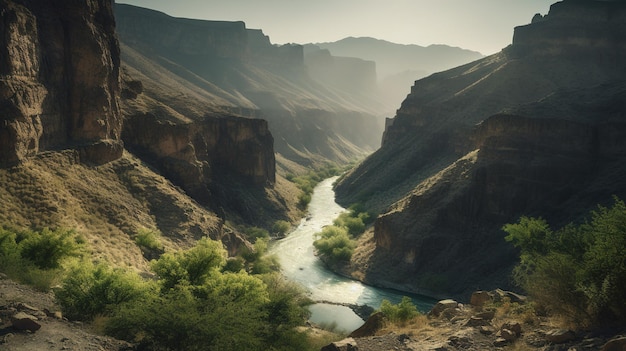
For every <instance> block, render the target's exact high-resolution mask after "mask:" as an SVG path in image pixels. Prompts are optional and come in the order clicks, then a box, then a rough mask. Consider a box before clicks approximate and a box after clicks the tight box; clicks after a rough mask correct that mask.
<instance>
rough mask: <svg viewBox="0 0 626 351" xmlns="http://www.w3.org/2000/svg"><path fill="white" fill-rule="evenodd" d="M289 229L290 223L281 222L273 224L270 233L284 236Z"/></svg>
mask: <svg viewBox="0 0 626 351" xmlns="http://www.w3.org/2000/svg"><path fill="white" fill-rule="evenodd" d="M290 229H291V223H289V222H287V221H283V220H278V221H276V222H274V225H273V226H272V232H273V233H274V234H276V235H278V236H284V235H285V234H287V232H288V231H289V230H290Z"/></svg>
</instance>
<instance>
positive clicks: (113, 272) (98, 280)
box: [55, 261, 151, 320]
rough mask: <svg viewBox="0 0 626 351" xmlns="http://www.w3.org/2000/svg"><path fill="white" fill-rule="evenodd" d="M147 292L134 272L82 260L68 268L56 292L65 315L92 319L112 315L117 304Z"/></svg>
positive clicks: (130, 300)
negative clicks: (60, 286)
mask: <svg viewBox="0 0 626 351" xmlns="http://www.w3.org/2000/svg"><path fill="white" fill-rule="evenodd" d="M150 292H151V290H150V287H149V285H148V284H147V283H145V282H143V281H142V280H141V278H140V277H139V276H138V275H137V274H135V273H133V272H127V271H124V270H122V269H113V268H111V267H110V266H108V265H106V264H103V263H101V264H98V265H95V266H94V265H93V264H91V263H90V262H86V261H83V262H79V263H77V264H75V265H74V266H73V267H72V268H70V269H69V271H68V273H67V275H66V277H65V279H64V280H63V283H62V288H61V289H59V290H55V296H56V299H57V301H58V302H59V304H60V305H61V307H62V309H63V313H64V314H65V315H66V316H67V317H68V318H72V319H79V320H91V319H93V318H94V317H95V316H97V315H104V316H108V315H112V314H113V312H114V310H115V309H116V308H117V307H118V306H119V305H121V304H123V303H130V302H136V301H140V300H143V299H145V298H146V297H147V296H148V295H149V294H150Z"/></svg>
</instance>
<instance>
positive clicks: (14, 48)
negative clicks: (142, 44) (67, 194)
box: [0, 0, 123, 164]
mask: <svg viewBox="0 0 626 351" xmlns="http://www.w3.org/2000/svg"><path fill="white" fill-rule="evenodd" d="M0 9H1V10H0V11H1V12H0V16H1V17H0V33H2V34H1V35H0V40H1V42H0V101H2V104H1V105H0V119H1V121H0V163H1V164H16V163H18V162H20V161H22V160H24V159H25V158H26V157H28V156H31V155H33V154H36V153H37V152H41V151H45V150H53V149H58V148H66V147H73V148H77V149H79V150H80V151H81V159H82V160H83V161H84V162H88V163H95V164H101V163H104V162H108V161H111V160H114V159H116V158H119V157H120V156H121V153H122V150H123V145H122V143H121V141H120V133H121V127H122V118H121V114H120V110H119V106H118V101H117V99H118V94H119V89H120V88H119V87H120V85H119V84H120V83H119V69H120V55H119V46H118V43H117V37H116V36H115V31H114V28H115V21H114V18H113V9H112V4H111V2H110V1H106V0H90V1H86V2H84V1H38V2H31V1H8V0H3V1H1V2H0Z"/></svg>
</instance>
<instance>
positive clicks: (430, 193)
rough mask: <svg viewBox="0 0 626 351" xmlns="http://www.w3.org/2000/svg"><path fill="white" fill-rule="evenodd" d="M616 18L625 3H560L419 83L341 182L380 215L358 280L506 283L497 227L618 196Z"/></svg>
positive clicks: (623, 125) (621, 85)
mask: <svg viewBox="0 0 626 351" xmlns="http://www.w3.org/2000/svg"><path fill="white" fill-rule="evenodd" d="M625 16H626V6H625V5H624V4H623V3H621V2H611V1H577V0H569V1H562V2H559V3H557V4H555V5H553V6H552V8H551V10H550V13H549V14H548V15H547V16H545V17H542V18H541V19H539V18H537V19H536V20H535V21H534V22H533V23H532V24H530V25H528V26H523V27H518V28H516V30H515V36H514V40H513V45H511V46H509V47H507V48H506V49H504V50H503V51H502V52H501V53H498V54H496V55H493V56H490V57H487V58H485V59H483V60H479V61H476V62H474V63H471V64H468V65H465V66H461V67H458V68H455V69H452V70H449V71H445V72H441V73H437V74H434V75H432V76H430V77H428V78H425V79H422V80H419V81H417V82H416V83H415V85H414V86H413V87H412V89H411V94H410V95H409V96H408V97H407V99H406V100H405V101H404V102H403V103H402V106H401V107H400V109H399V110H398V111H397V114H396V117H395V118H394V119H393V120H392V121H390V122H389V123H388V125H387V128H386V130H385V134H384V140H383V146H382V147H381V149H380V150H379V151H377V152H376V153H375V154H373V155H372V156H371V157H369V158H368V159H367V160H366V161H365V162H363V164H362V165H361V166H359V167H358V168H357V169H355V170H354V171H353V172H352V173H351V174H349V175H348V176H347V177H345V178H344V180H343V181H342V182H341V183H340V184H339V185H338V187H337V193H338V199H339V200H340V201H341V202H343V203H345V204H348V203H352V202H357V201H362V202H365V203H366V204H367V205H368V206H369V207H370V208H373V209H375V210H378V211H379V212H381V213H382V214H381V215H380V216H379V217H378V219H377V220H376V222H375V229H374V235H373V237H372V239H371V241H370V242H369V244H372V245H374V246H375V249H374V251H373V254H372V255H369V256H368V257H364V256H362V255H365V252H367V250H363V251H361V252H360V251H359V249H357V252H356V254H355V260H354V262H360V264H358V265H357V266H359V267H361V268H357V269H356V270H361V272H360V273H359V276H364V277H365V278H364V279H365V280H367V281H370V282H372V283H375V284H382V285H388V286H394V287H400V288H404V289H409V290H414V291H422V292H434V293H442V292H443V293H449V294H461V293H463V292H464V291H465V290H469V289H472V287H475V286H481V287H494V286H496V285H501V286H507V284H509V280H508V273H509V272H510V269H511V267H512V265H513V264H514V263H515V262H516V257H517V254H516V251H515V250H513V248H512V246H511V245H510V244H508V243H506V242H505V241H504V239H503V237H504V235H505V234H504V232H502V231H501V229H500V228H501V227H502V225H503V224H505V223H509V222H514V221H517V219H518V218H519V217H520V216H521V215H529V216H542V217H543V218H545V219H547V220H548V221H549V222H550V223H551V224H553V225H555V226H559V225H563V224H566V223H568V222H570V221H575V220H579V219H580V216H582V215H584V214H585V213H587V211H588V210H589V209H591V208H593V207H595V206H596V205H597V204H599V203H600V204H606V203H609V202H610V201H611V195H617V196H620V197H624V196H626V181H625V180H624V179H626V177H624V175H625V174H626V168H625V167H624V166H623V164H622V163H623V162H622V161H623V159H624V156H625V155H626V153H625V151H626V148H625V147H624V142H623V141H622V140H624V138H623V136H624V135H626V105H625V104H624V101H626V100H625V99H626V65H625V64H624V62H626V60H624V57H625V56H624V55H625V54H626V51H625V49H626V31H625V26H624V23H626V20H625V19H626V17H625ZM407 192H408V195H407ZM390 204H392V205H390ZM365 267H367V268H365ZM422 289H423V290H422Z"/></svg>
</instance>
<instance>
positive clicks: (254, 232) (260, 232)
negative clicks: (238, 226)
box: [244, 227, 270, 242]
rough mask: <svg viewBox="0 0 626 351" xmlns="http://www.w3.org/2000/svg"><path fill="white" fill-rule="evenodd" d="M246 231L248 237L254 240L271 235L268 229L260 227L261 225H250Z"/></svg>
mask: <svg viewBox="0 0 626 351" xmlns="http://www.w3.org/2000/svg"><path fill="white" fill-rule="evenodd" d="M244 233H245V234H246V237H248V240H250V241H252V242H254V241H255V240H257V239H259V238H263V239H264V238H269V237H270V233H269V232H268V231H267V230H265V229H263V228H259V227H248V228H246V229H244ZM253 239H254V240H253Z"/></svg>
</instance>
